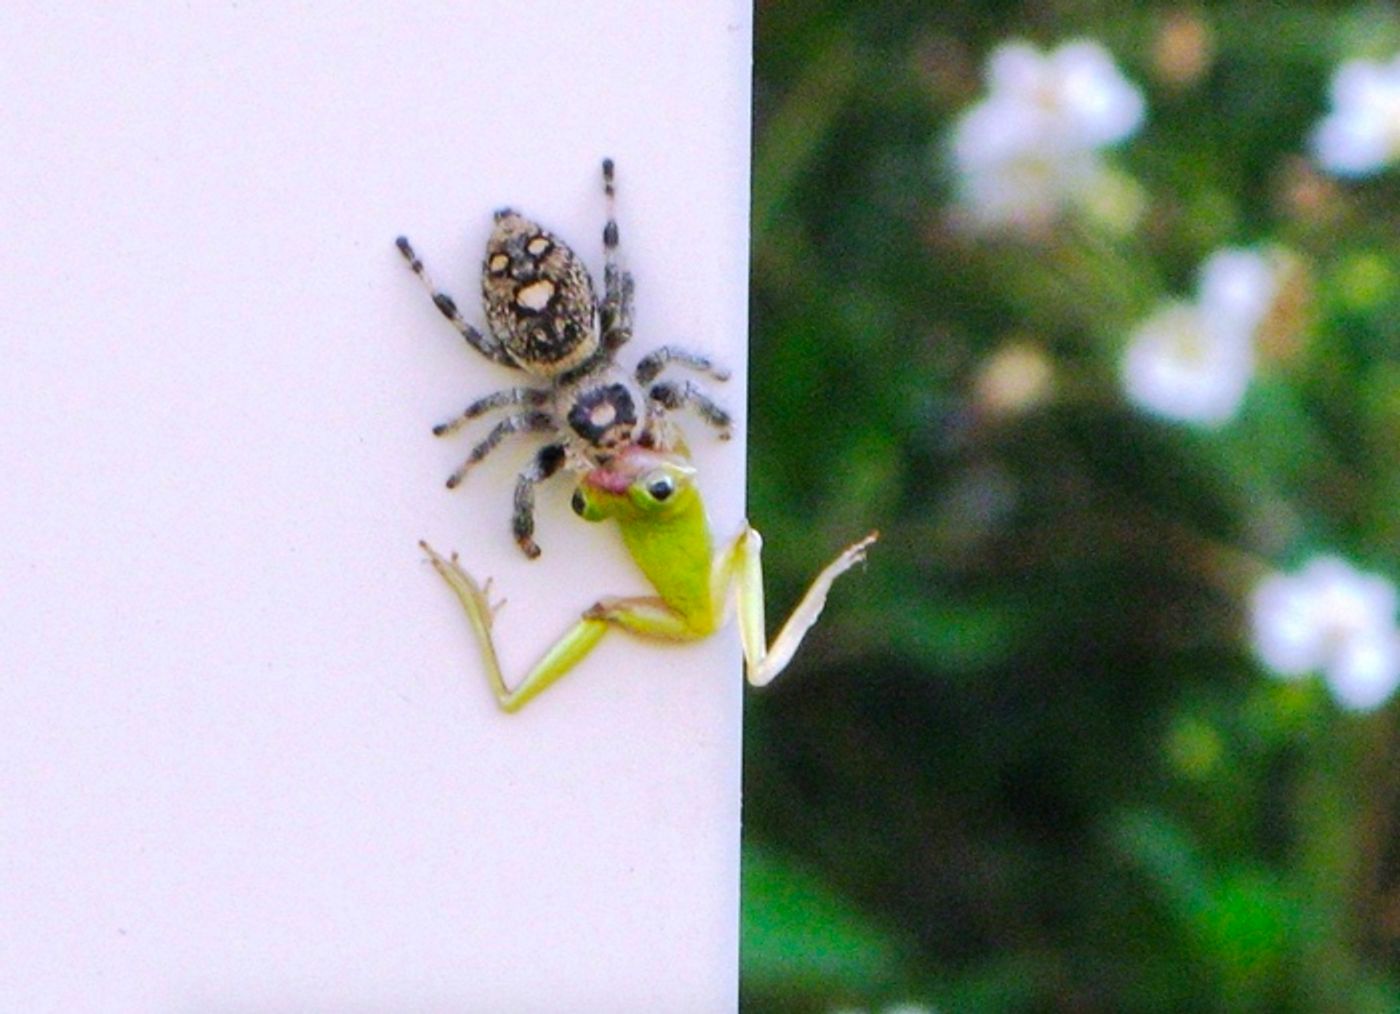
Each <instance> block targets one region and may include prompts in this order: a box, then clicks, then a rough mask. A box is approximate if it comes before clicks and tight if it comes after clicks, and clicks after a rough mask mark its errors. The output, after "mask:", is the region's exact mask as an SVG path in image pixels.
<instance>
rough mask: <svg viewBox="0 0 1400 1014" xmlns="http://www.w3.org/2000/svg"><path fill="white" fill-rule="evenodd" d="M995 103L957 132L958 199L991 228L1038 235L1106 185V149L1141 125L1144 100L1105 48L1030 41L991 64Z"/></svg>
mask: <svg viewBox="0 0 1400 1014" xmlns="http://www.w3.org/2000/svg"><path fill="white" fill-rule="evenodd" d="M987 79H988V94H987V97H986V98H984V99H983V100H982V101H981V102H978V103H977V104H976V105H974V106H972V107H971V108H970V109H968V110H967V111H966V112H965V113H963V115H962V117H960V118H959V120H958V121H957V123H956V124H954V126H953V131H952V136H951V139H950V149H951V154H952V160H953V164H954V166H955V167H956V169H957V173H958V184H957V186H958V199H959V203H960V204H961V205H962V207H963V208H964V210H965V211H966V213H967V215H968V217H969V218H970V219H971V220H972V221H973V222H974V223H975V224H977V225H980V226H985V227H996V226H1013V227H1018V228H1031V227H1035V226H1038V225H1043V224H1045V223H1047V222H1049V221H1050V220H1051V219H1053V218H1054V217H1055V216H1056V215H1058V214H1059V213H1060V212H1061V211H1063V210H1064V209H1065V208H1066V207H1069V206H1071V205H1076V204H1084V203H1086V202H1087V201H1088V198H1089V196H1090V195H1092V194H1093V193H1094V192H1095V191H1096V190H1097V189H1098V188H1100V187H1101V186H1103V185H1105V181H1106V170H1105V168H1104V166H1103V165H1102V163H1101V161H1100V159H1099V157H1098V153H1097V152H1098V149H1099V148H1101V147H1104V146H1106V145H1110V144H1116V143H1118V142H1119V141H1122V140H1124V139H1125V138H1127V137H1128V136H1130V135H1131V134H1132V133H1133V132H1134V131H1135V130H1137V128H1138V126H1139V125H1140V124H1141V123H1142V119H1143V113H1144V109H1145V105H1144V103H1143V99H1142V95H1141V93H1140V92H1139V91H1138V90H1137V89H1136V88H1135V87H1133V85H1131V84H1130V83H1129V82H1128V81H1127V80H1126V79H1124V78H1123V76H1122V75H1121V74H1119V73H1118V68H1117V67H1115V66H1114V64H1113V59H1112V57H1110V56H1109V55H1108V53H1107V52H1106V51H1105V50H1104V48H1103V47H1102V46H1100V45H1099V44H1098V43H1096V42H1090V41H1078V42H1069V43H1066V44H1065V45H1063V46H1061V47H1060V48H1058V49H1056V50H1054V51H1053V52H1051V53H1048V54H1046V53H1041V52H1040V51H1039V50H1037V49H1035V48H1034V47H1033V46H1030V45H1028V44H1026V43H1023V42H1013V43H1006V44H1003V45H1002V46H999V47H997V49H996V50H994V51H993V52H992V54H991V56H990V57H989V58H988V61H987Z"/></svg>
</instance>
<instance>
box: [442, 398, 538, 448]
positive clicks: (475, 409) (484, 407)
mask: <svg viewBox="0 0 1400 1014" xmlns="http://www.w3.org/2000/svg"><path fill="white" fill-rule="evenodd" d="M552 397H553V392H552V391H548V390H545V389H544V388H539V387H508V388H505V389H504V390H501V391H496V392H494V393H493V394H488V395H487V396H486V397H484V398H478V399H477V400H476V401H474V402H472V403H471V404H470V405H468V406H467V407H466V409H464V410H463V412H462V414H461V415H459V416H457V417H456V418H455V419H450V420H448V421H447V422H445V423H438V424H437V425H436V426H434V427H433V436H435V437H445V436H447V435H448V434H449V433H456V432H457V431H458V430H459V429H461V428H462V427H463V426H465V425H466V424H467V423H468V422H470V421H471V420H473V419H475V418H477V417H478V416H482V415H485V414H486V413H487V412H489V411H491V409H493V408H505V407H506V406H507V405H526V406H528V407H530V408H543V407H544V406H545V405H548V404H549V400H550V398H552Z"/></svg>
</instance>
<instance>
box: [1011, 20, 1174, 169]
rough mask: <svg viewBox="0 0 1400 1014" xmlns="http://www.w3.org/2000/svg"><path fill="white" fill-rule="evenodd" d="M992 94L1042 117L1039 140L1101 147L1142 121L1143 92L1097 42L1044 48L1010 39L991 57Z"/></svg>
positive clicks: (1058, 143) (1123, 137)
mask: <svg viewBox="0 0 1400 1014" xmlns="http://www.w3.org/2000/svg"><path fill="white" fill-rule="evenodd" d="M987 78H988V83H989V85H990V86H991V98H992V99H994V100H995V99H1001V100H1004V101H1007V102H1010V103H1013V104H1015V105H1018V106H1022V107H1023V108H1026V109H1028V110H1032V111H1034V113H1035V114H1036V115H1037V116H1038V118H1039V119H1040V130H1041V131H1042V135H1043V136H1042V137H1041V138H1040V139H1039V141H1038V143H1041V144H1053V145H1057V146H1062V147H1067V148H1078V149H1086V148H1101V147H1105V146H1107V145H1111V144H1117V143H1118V142H1119V141H1123V140H1126V139H1127V138H1128V137H1130V136H1131V135H1132V134H1133V132H1134V131H1136V130H1137V129H1138V127H1139V126H1141V125H1142V119H1143V114H1144V112H1145V110H1146V104H1145V103H1144V102H1143V98H1142V93H1141V92H1139V91H1138V90H1137V88H1135V87H1134V86H1133V85H1132V84H1130V83H1129V82H1128V80H1127V79H1126V78H1124V77H1123V75H1122V74H1120V73H1119V72H1118V68H1117V66H1115V65H1114V63H1113V57H1112V56H1110V55H1109V54H1108V51H1107V50H1105V49H1104V48H1103V46H1101V45H1099V44H1098V43H1097V42H1094V41H1092V40H1088V39H1080V40H1076V41H1074V42H1066V43H1065V44H1064V45H1062V46H1060V47H1059V48H1058V49H1056V50H1054V51H1053V52H1051V53H1041V52H1040V51H1039V50H1038V49H1036V48H1035V47H1034V46H1031V45H1030V44H1028V43H1025V42H1008V43H1004V44H1003V45H1001V46H998V47H997V48H996V49H995V50H993V51H992V55H991V56H990V57H989V58H988V60H987Z"/></svg>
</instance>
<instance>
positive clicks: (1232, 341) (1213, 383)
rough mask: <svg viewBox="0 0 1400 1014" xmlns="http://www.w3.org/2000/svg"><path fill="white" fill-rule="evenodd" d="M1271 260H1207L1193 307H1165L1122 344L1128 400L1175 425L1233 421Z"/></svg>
mask: <svg viewBox="0 0 1400 1014" xmlns="http://www.w3.org/2000/svg"><path fill="white" fill-rule="evenodd" d="M1276 260H1277V259H1276V258H1271V257H1268V256H1266V255H1264V254H1260V253H1257V252H1254V251H1250V250H1235V249H1226V250H1220V251H1217V252H1216V253H1214V254H1212V255H1211V256H1210V257H1209V258H1207V260H1206V261H1205V263H1204V264H1202V265H1201V269H1200V277H1199V282H1198V285H1197V296H1196V300H1195V302H1185V301H1182V300H1173V301H1171V302H1168V303H1166V304H1164V305H1163V306H1162V308H1161V309H1159V310H1158V311H1157V312H1156V313H1154V314H1153V315H1152V316H1151V317H1149V318H1148V319H1147V320H1146V321H1144V322H1143V323H1142V324H1141V325H1139V326H1138V328H1137V330H1136V331H1134V332H1133V335H1132V337H1131V338H1130V339H1129V341H1128V347H1127V349H1126V351H1125V352H1124V354H1123V364H1122V378H1123V389H1124V391H1125V393H1126V394H1127V396H1128V399H1129V400H1130V401H1132V402H1133V403H1134V404H1136V405H1137V406H1138V407H1140V408H1142V409H1145V410H1146V411H1148V412H1151V413H1152V414H1154V415H1159V416H1162V417H1163V418H1166V419H1173V420H1176V421H1178V422H1186V423H1197V424H1200V425H1204V426H1219V425H1221V424H1222V423H1225V422H1227V421H1229V420H1230V419H1231V418H1233V416H1234V415H1235V413H1236V412H1237V411H1238V410H1239V407H1240V403H1241V402H1242V401H1243V400H1244V394H1245V391H1246V390H1247V389H1248V387H1249V381H1250V378H1251V377H1252V376H1253V374H1254V333H1255V331H1256V330H1257V329H1258V327H1259V324H1260V322H1261V321H1262V320H1263V319H1264V316H1265V314H1267V313H1268V311H1269V308H1270V306H1271V305H1272V304H1273V302H1274V299H1275V298H1276V297H1277V295H1278V288H1279V269H1278V266H1277V263H1276Z"/></svg>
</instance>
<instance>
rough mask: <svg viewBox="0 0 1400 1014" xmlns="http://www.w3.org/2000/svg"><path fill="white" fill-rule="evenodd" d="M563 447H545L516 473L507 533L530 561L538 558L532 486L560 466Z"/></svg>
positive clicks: (553, 445)
mask: <svg viewBox="0 0 1400 1014" xmlns="http://www.w3.org/2000/svg"><path fill="white" fill-rule="evenodd" d="M564 457H565V454H564V445H563V444H546V445H545V446H544V447H541V448H540V450H539V453H538V454H536V455H535V460H534V461H532V462H530V464H529V466H528V467H527V468H526V469H525V470H524V471H523V472H521V473H520V475H519V477H518V478H517V479H516V480H515V513H514V514H512V515H511V529H512V530H513V531H514V533H515V541H516V543H517V544H518V545H519V546H520V549H521V551H522V552H523V553H524V554H525V555H526V556H528V557H530V559H532V560H533V559H534V558H535V557H537V556H539V555H540V547H539V546H537V545H536V544H535V540H534V537H533V536H534V534H535V486H536V485H537V484H538V483H541V482H544V481H545V480H546V479H548V478H549V477H550V476H552V475H553V474H554V473H555V472H557V471H559V468H560V466H562V465H563V464H564Z"/></svg>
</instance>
